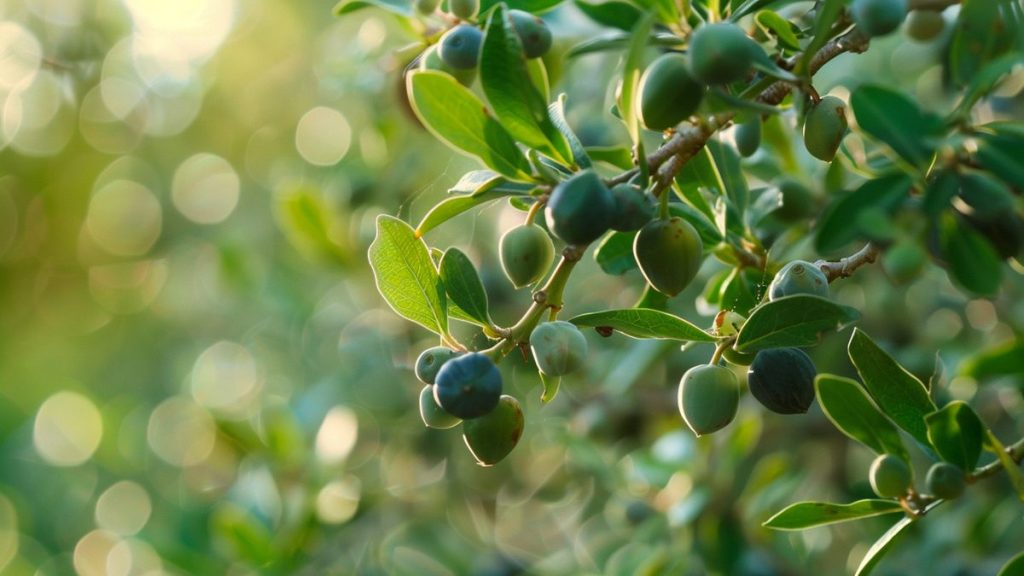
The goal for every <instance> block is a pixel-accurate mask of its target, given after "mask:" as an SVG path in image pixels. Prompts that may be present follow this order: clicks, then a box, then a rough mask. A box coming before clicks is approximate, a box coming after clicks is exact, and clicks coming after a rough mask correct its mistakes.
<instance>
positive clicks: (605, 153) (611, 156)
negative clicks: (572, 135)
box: [585, 146, 633, 170]
mask: <svg viewBox="0 0 1024 576" xmlns="http://www.w3.org/2000/svg"><path fill="white" fill-rule="evenodd" d="M585 150H586V153H587V155H588V156H590V159H591V160H593V161H594V162H604V163H606V164H611V165H612V166H614V167H616V168H619V169H621V170H629V169H630V168H632V167H633V155H632V154H630V152H629V148H623V147H622V146H588V147H587V148H586V149H585Z"/></svg>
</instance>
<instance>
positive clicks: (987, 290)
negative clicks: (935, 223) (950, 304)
mask: <svg viewBox="0 0 1024 576" xmlns="http://www.w3.org/2000/svg"><path fill="white" fill-rule="evenodd" d="M939 226H940V228H939V242H940V244H941V247H942V255H943V256H944V257H945V258H946V261H947V262H948V263H949V275H950V276H951V277H952V279H953V280H955V281H956V282H957V284H959V285H960V286H963V287H964V288H966V289H967V290H969V291H971V292H974V293H976V294H982V295H993V294H995V293H996V292H998V291H999V284H1001V283H1002V281H1003V263H1002V260H1001V259H1000V258H999V254H998V253H996V250H995V248H993V247H992V245H991V244H989V242H988V240H986V239H985V237H984V236H982V235H981V234H979V233H978V232H975V231H974V230H973V229H972V228H971V227H970V226H968V225H966V224H964V223H962V222H961V221H959V220H957V219H956V218H955V217H954V216H953V215H952V214H945V215H943V217H942V219H941V220H940V223H939Z"/></svg>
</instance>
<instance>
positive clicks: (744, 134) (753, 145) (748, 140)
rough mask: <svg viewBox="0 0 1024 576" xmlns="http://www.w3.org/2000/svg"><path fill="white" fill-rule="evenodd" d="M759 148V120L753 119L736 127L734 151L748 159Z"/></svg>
mask: <svg viewBox="0 0 1024 576" xmlns="http://www.w3.org/2000/svg"><path fill="white" fill-rule="evenodd" d="M760 147H761V119H760V118H755V119H753V120H751V121H750V122H744V123H743V124H740V125H739V126H736V151H737V152H739V153H740V156H743V157H744V158H749V157H751V156H753V155H754V153H755V152H757V149H758V148H760Z"/></svg>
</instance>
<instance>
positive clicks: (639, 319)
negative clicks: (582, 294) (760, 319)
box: [569, 308, 715, 342]
mask: <svg viewBox="0 0 1024 576" xmlns="http://www.w3.org/2000/svg"><path fill="white" fill-rule="evenodd" d="M569 322H572V323H573V324H575V325H577V326H593V327H594V328H613V329H615V330H618V331H619V332H622V333H623V334H625V335H626V336H629V337H631V338H657V339H662V340H684V341H687V342H714V341H715V337H714V336H712V335H711V334H708V333H707V332H705V331H703V330H701V329H700V328H697V327H696V326H694V325H693V324H690V323H689V322H687V321H686V320H683V319H682V318H680V317H678V316H673V315H672V314H669V313H668V312H661V311H659V310H651V309H648V308H626V309H623V310H604V311H602V312H591V313H589V314H580V315H579V316H577V317H575V318H573V319H571V320H569Z"/></svg>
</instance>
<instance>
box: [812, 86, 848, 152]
mask: <svg viewBox="0 0 1024 576" xmlns="http://www.w3.org/2000/svg"><path fill="white" fill-rule="evenodd" d="M846 127H847V120H846V102H843V101H842V100H840V99H839V98H836V97H835V96H825V97H823V98H822V99H821V100H820V101H819V102H818V103H817V104H813V105H811V108H810V109H809V110H808V111H807V117H806V119H805V120H804V146H805V147H806V148H807V151H808V152H810V153H811V156H814V157H815V158H817V159H818V160H823V161H825V162H831V161H832V159H833V158H835V157H836V152H838V151H839V145H840V144H841V143H842V142H843V136H845V135H846Z"/></svg>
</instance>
